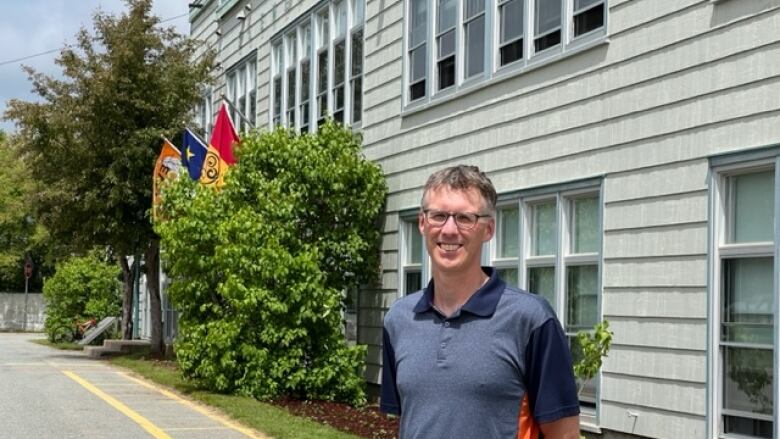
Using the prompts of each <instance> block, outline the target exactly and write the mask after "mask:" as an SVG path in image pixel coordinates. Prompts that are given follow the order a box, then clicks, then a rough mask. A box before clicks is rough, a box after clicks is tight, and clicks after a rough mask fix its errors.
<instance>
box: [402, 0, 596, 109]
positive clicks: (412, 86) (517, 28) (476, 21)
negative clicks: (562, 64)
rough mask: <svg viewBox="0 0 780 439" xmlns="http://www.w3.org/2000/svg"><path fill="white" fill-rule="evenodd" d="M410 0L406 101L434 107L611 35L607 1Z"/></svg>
mask: <svg viewBox="0 0 780 439" xmlns="http://www.w3.org/2000/svg"><path fill="white" fill-rule="evenodd" d="M406 1H407V3H406V4H407V8H408V10H407V17H408V18H407V19H406V38H405V47H406V59H405V61H406V66H407V67H406V70H405V72H404V84H405V93H404V96H405V102H406V104H412V103H414V104H417V103H425V102H429V101H430V100H431V99H433V98H435V96H436V95H437V94H442V95H447V94H450V92H451V91H453V90H454V91H456V92H457V90H459V89H461V88H462V87H464V86H468V85H469V84H471V83H476V82H480V81H483V80H489V79H491V78H494V77H497V76H499V75H503V74H504V73H505V72H507V71H516V70H522V69H524V68H526V67H530V66H533V65H535V64H536V63H537V62H538V61H541V60H547V59H550V58H551V57H554V56H561V55H566V54H569V53H572V52H573V51H575V50H577V49H579V48H582V47H583V46H585V45H586V44H588V43H591V42H596V41H601V40H603V39H604V38H605V37H606V30H607V29H606V22H607V9H608V8H607V0H560V1H557V0H406ZM429 11H430V13H431V14H432V15H433V18H434V19H433V20H429ZM431 26H433V28H432V29H429V28H430V27H431ZM431 48H432V49H431ZM429 66H432V67H429ZM428 78H433V79H434V81H433V82H434V85H433V87H432V88H431V87H430V86H429V85H428V81H427V79H428Z"/></svg>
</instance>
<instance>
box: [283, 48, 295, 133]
mask: <svg viewBox="0 0 780 439" xmlns="http://www.w3.org/2000/svg"><path fill="white" fill-rule="evenodd" d="M286 65H287V81H286V82H285V86H286V88H287V99H286V102H287V111H286V114H285V121H286V122H287V125H288V126H295V108H296V103H295V92H296V76H295V68H296V67H297V65H298V40H297V38H296V37H295V33H292V34H290V35H288V36H287V63H286Z"/></svg>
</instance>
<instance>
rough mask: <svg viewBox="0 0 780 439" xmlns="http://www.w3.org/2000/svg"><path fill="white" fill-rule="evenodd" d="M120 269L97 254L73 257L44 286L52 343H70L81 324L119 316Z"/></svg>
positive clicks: (47, 327) (46, 325) (48, 327)
mask: <svg viewBox="0 0 780 439" xmlns="http://www.w3.org/2000/svg"><path fill="white" fill-rule="evenodd" d="M118 276H119V269H118V268H117V266H116V265H114V264H109V263H107V262H105V261H103V260H101V259H100V257H99V256H98V254H97V253H91V254H89V255H87V256H81V257H72V258H70V259H67V260H66V261H64V262H62V263H60V264H58V265H57V267H56V271H55V273H54V276H52V277H51V279H48V280H47V281H46V284H44V286H43V298H44V300H45V302H46V322H45V323H44V331H46V334H47V335H48V337H49V339H50V340H51V341H52V342H60V341H70V340H69V339H71V338H72V336H73V334H74V332H75V325H76V323H77V322H84V321H86V320H88V319H95V320H98V321H99V320H101V319H103V318H104V317H108V316H115V315H118V314H119V310H120V308H121V303H122V302H121V299H120V296H119V287H120V284H119V280H118Z"/></svg>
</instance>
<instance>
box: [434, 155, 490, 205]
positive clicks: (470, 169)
mask: <svg viewBox="0 0 780 439" xmlns="http://www.w3.org/2000/svg"><path fill="white" fill-rule="evenodd" d="M443 186H446V187H449V188H450V189H456V190H460V191H466V190H469V189H471V188H474V189H477V191H479V194H480V195H482V199H483V200H485V208H486V209H487V211H488V212H489V213H490V214H491V215H493V214H495V212H496V188H495V187H494V186H493V182H492V181H490V179H489V178H488V177H487V175H485V173H484V172H482V171H480V170H479V168H478V167H476V166H469V165H457V166H452V167H449V168H445V169H441V170H439V171H436V172H434V173H433V174H431V176H430V177H428V181H427V182H426V183H425V188H423V196H422V200H421V201H420V204H421V205H422V206H423V208H426V206H425V196H426V195H427V194H428V192H430V191H432V190H436V189H438V188H440V187H443Z"/></svg>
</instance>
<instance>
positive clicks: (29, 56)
mask: <svg viewBox="0 0 780 439" xmlns="http://www.w3.org/2000/svg"><path fill="white" fill-rule="evenodd" d="M66 47H67V46H66ZM60 50H62V48H61V47H59V48H57V49H51V50H47V51H45V52H40V53H35V54H32V55H27V56H23V57H21V58H16V59H9V60H8V61H0V66H4V65H6V64H13V63H17V62H19V61H24V60H27V59H30V58H35V57H37V56H43V55H48V54H50V53H54V52H57V51H60Z"/></svg>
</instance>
